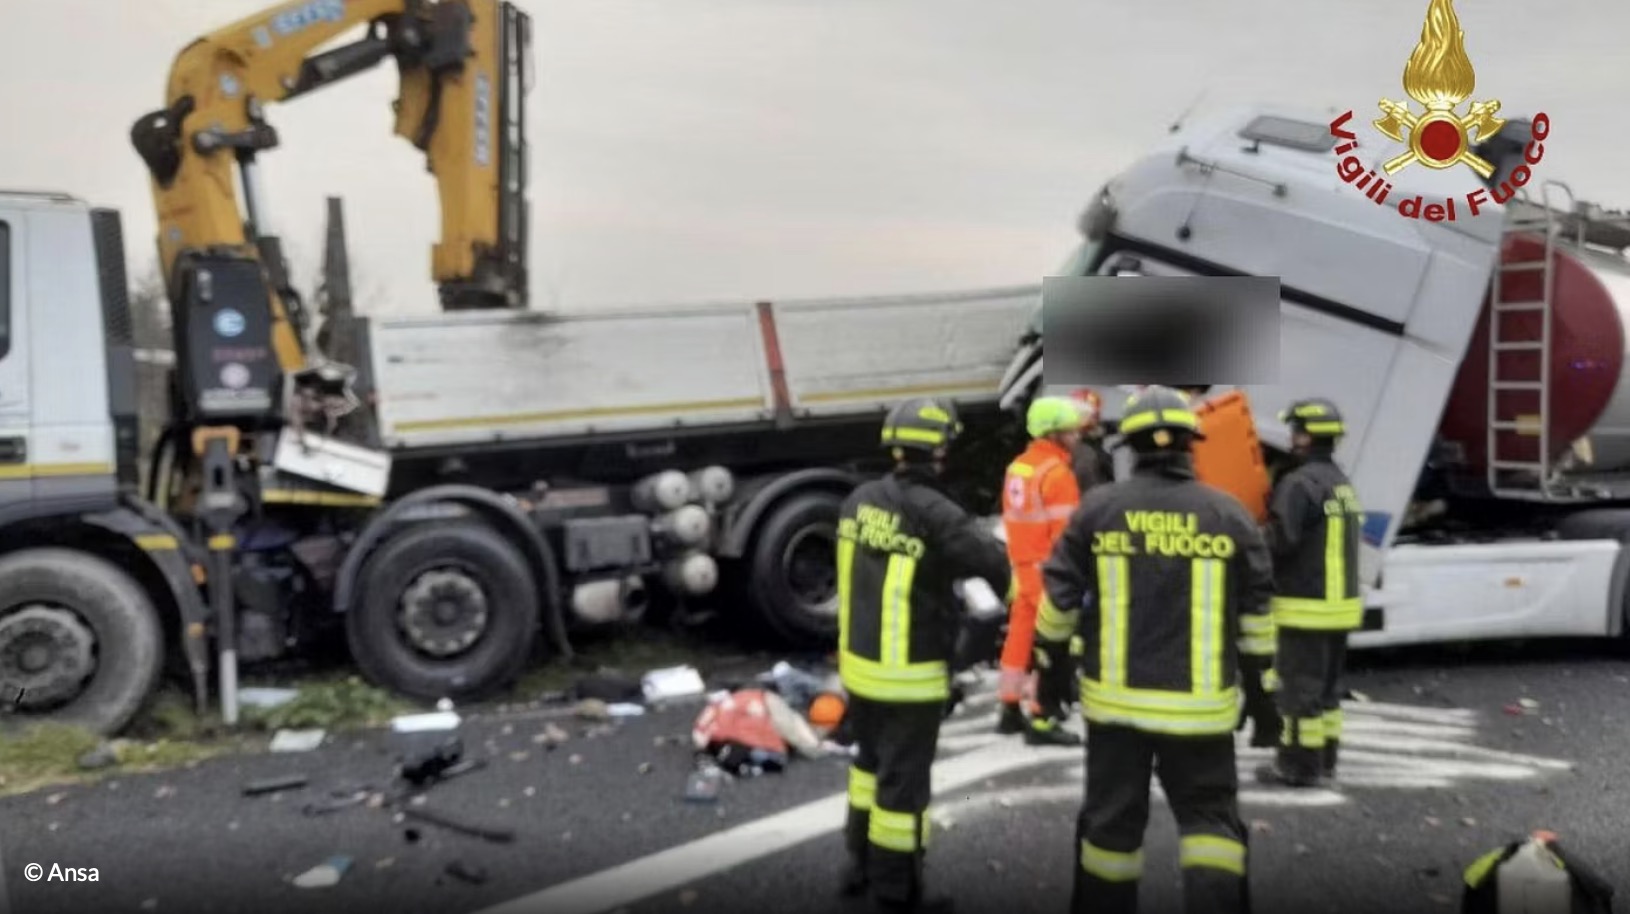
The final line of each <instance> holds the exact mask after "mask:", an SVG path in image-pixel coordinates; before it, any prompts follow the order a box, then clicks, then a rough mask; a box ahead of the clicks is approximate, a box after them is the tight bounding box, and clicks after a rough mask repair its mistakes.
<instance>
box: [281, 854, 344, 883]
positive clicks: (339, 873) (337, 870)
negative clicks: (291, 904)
mask: <svg viewBox="0 0 1630 914" xmlns="http://www.w3.org/2000/svg"><path fill="white" fill-rule="evenodd" d="M350 868H351V858H350V857H346V856H334V857H330V858H328V859H327V860H325V861H323V862H322V863H319V864H317V865H316V866H314V867H312V868H311V869H309V870H306V871H305V872H304V873H301V874H300V875H298V876H296V877H294V884H295V886H297V887H298V888H302V889H326V888H328V887H330V886H334V885H338V884H339V881H340V879H342V878H343V877H344V876H345V873H346V871H347V870H349V869H350Z"/></svg>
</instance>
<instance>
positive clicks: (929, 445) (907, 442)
mask: <svg viewBox="0 0 1630 914" xmlns="http://www.w3.org/2000/svg"><path fill="white" fill-rule="evenodd" d="M961 433H962V422H961V421H960V420H958V419H957V414H956V407H955V406H953V405H951V404H950V403H946V402H941V401H939V400H935V399H931V398H929V397H913V398H912V399H910V400H907V401H905V402H904V403H900V404H898V405H896V406H895V407H894V408H893V409H891V410H889V414H888V418H886V419H884V420H883V436H882V443H883V446H884V447H886V448H891V449H893V448H910V449H913V450H919V451H937V450H940V449H941V448H947V447H950V446H951V442H952V441H955V440H956V437H957V435H960V434H961Z"/></svg>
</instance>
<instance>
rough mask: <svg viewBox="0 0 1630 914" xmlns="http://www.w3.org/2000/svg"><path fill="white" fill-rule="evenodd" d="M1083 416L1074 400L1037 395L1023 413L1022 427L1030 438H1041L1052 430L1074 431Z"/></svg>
mask: <svg viewBox="0 0 1630 914" xmlns="http://www.w3.org/2000/svg"><path fill="white" fill-rule="evenodd" d="M1084 419H1085V417H1084V416H1082V415H1081V408H1080V407H1078V406H1076V405H1075V401H1074V400H1070V399H1068V398H1065V397H1037V398H1036V399H1035V400H1033V401H1032V402H1031V403H1030V410H1029V411H1028V412H1027V413H1025V417H1024V427H1025V430H1026V431H1028V432H1029V433H1030V437H1032V438H1041V437H1043V436H1045V435H1051V434H1052V433H1054V432H1068V431H1074V430H1076V429H1078V428H1080V427H1081V425H1082V423H1083V421H1084Z"/></svg>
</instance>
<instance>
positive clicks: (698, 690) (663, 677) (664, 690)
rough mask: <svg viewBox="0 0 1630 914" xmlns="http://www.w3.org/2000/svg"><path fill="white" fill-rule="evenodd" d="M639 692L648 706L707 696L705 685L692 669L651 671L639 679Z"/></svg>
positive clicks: (675, 668) (678, 668) (680, 668)
mask: <svg viewBox="0 0 1630 914" xmlns="http://www.w3.org/2000/svg"><path fill="white" fill-rule="evenodd" d="M640 691H641V692H642V693H643V694H644V695H645V700H646V702H647V703H649V704H655V703H657V702H660V701H675V700H678V699H683V698H695V697H697V696H699V695H705V694H707V683H705V682H703V681H702V674H701V673H698V672H697V671H696V669H695V668H694V667H690V666H671V667H666V668H664V669H660V670H651V671H650V672H648V673H646V674H645V675H644V676H643V677H642V678H641V679H640Z"/></svg>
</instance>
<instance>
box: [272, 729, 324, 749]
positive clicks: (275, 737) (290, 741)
mask: <svg viewBox="0 0 1630 914" xmlns="http://www.w3.org/2000/svg"><path fill="white" fill-rule="evenodd" d="M327 735H328V731H326V730H279V731H277V732H276V733H274V734H272V743H271V746H270V747H268V748H270V749H271V751H273V752H310V751H311V750H313V749H316V748H317V747H318V746H321V745H322V744H323V737H325V736H327Z"/></svg>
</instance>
